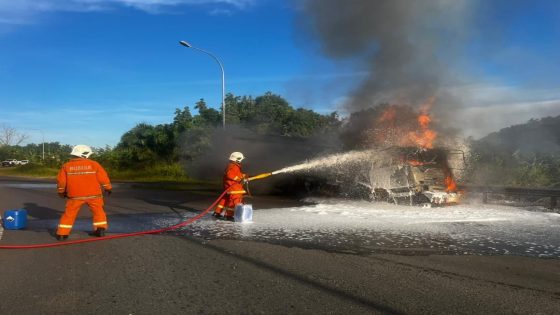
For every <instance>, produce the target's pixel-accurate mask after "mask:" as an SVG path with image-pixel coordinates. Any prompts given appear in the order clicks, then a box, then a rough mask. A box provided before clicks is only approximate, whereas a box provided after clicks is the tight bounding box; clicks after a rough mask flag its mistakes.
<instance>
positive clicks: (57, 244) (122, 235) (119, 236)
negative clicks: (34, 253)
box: [0, 190, 227, 249]
mask: <svg viewBox="0 0 560 315" xmlns="http://www.w3.org/2000/svg"><path fill="white" fill-rule="evenodd" d="M226 192H227V190H224V192H222V194H221V195H220V196H219V197H218V198H217V199H216V200H215V201H214V202H213V203H212V204H211V205H210V206H209V207H208V208H206V210H204V211H202V212H201V213H199V214H198V215H196V216H194V217H192V218H190V219H188V220H186V221H183V222H181V223H178V224H175V225H172V226H169V227H166V228H161V229H154V230H148V231H140V232H133V233H123V234H116V235H109V236H103V237H96V238H86V239H81V240H75V241H66V242H57V243H47V244H35V245H0V249H30V248H45V247H55V246H64V245H73V244H80V243H88V242H97V241H106V240H110V239H115V238H123V237H130V236H138V235H146V234H158V233H162V232H167V231H171V230H176V229H178V228H180V227H183V226H186V225H189V224H191V223H193V222H195V221H197V220H200V219H201V218H202V217H203V216H204V215H206V214H207V213H208V212H210V210H212V209H213V208H214V207H215V206H216V204H218V201H219V200H220V199H222V197H223V196H224V195H225V194H226Z"/></svg>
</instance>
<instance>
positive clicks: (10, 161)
mask: <svg viewBox="0 0 560 315" xmlns="http://www.w3.org/2000/svg"><path fill="white" fill-rule="evenodd" d="M18 163H19V161H18V160H16V159H8V160H5V161H2V166H16V165H17V164H18Z"/></svg>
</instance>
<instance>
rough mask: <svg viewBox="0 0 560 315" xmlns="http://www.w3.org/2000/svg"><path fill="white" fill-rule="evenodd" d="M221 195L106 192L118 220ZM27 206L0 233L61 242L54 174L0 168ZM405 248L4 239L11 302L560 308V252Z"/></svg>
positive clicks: (114, 225)
mask: <svg viewBox="0 0 560 315" xmlns="http://www.w3.org/2000/svg"><path fill="white" fill-rule="evenodd" d="M217 195H218V192H215V191H207V190H204V189H198V188H197V187H193V189H190V190H188V191H162V190H156V189H140V188H134V187H132V186H131V185H128V184H127V185H125V184H121V185H119V184H117V185H116V187H115V189H114V194H113V195H112V196H111V197H109V198H108V199H107V207H106V209H107V213H108V215H109V224H110V232H111V233H123V232H132V231H137V230H142V229H151V228H157V227H161V226H160V225H158V224H160V222H171V221H173V220H176V222H180V220H181V219H182V218H184V217H186V216H192V215H193V214H196V213H198V212H200V211H201V210H203V209H204V208H206V206H208V205H209V204H210V203H211V202H212V201H213V199H214V198H215V197H217ZM252 203H253V205H254V207H255V209H256V210H255V211H266V210H267V209H270V208H281V207H294V206H297V205H298V204H299V201H297V200H290V199H282V198H274V197H270V196H257V197H254V198H253V199H252ZM17 208H25V209H26V210H27V211H28V213H29V222H28V227H27V229H25V230H17V231H14V230H4V231H3V233H2V236H1V240H0V245H10V244H41V243H51V242H56V241H55V239H54V237H53V231H54V229H55V227H56V224H57V221H58V218H59V217H60V215H61V213H62V210H63V208H64V200H62V199H59V198H58V196H57V195H56V192H55V189H54V184H53V182H49V181H31V180H23V179H13V178H0V209H2V211H4V210H7V209H17ZM161 218H165V220H161ZM205 220H211V219H210V218H205ZM210 222H211V221H209V223H210ZM224 223H225V222H216V224H224ZM227 224H232V225H234V224H236V223H227ZM89 229H90V214H89V211H88V210H86V209H85V208H84V209H82V211H81V213H80V216H79V219H78V221H77V224H76V226H75V229H74V231H73V233H72V235H71V239H82V238H89V237H90V236H89V235H88V232H89ZM395 252H396V253H400V254H398V255H396V254H388V253H387V251H380V252H379V253H371V252H359V251H349V252H348V253H345V252H344V250H340V248H338V249H337V250H329V248H325V246H324V245H323V246H321V247H317V248H314V247H313V246H312V244H311V245H310V244H309V243H307V244H306V246H298V244H296V243H294V242H288V241H286V242H283V240H282V239H275V240H274V241H267V240H266V239H262V240H244V239H235V238H230V237H228V238H220V237H216V235H213V236H212V237H203V236H194V235H189V233H166V234H163V235H145V236H136V237H130V238H123V239H115V240H107V241H102V242H93V243H86V244H78V245H69V246H61V247H54V248H44V249H25V250H5V249H3V250H0V261H1V262H2V265H1V267H2V268H1V271H0V273H1V277H0V279H1V284H0V297H1V298H2V302H1V303H0V314H207V313H208V314H239V313H242V314H253V313H265V314H302V313H303V314H323V313H334V314H360V313H368V314H372V313H373V314H375V313H403V314H418V313H420V314H423V313H429V314H442V313H445V314H535V313H539V314H558V313H560V260H558V259H543V258H536V257H521V256H514V255H508V256H504V255H495V256H485V255H441V254H437V253H435V252H433V251H431V250H430V249H429V248H426V249H425V251H423V250H422V248H416V250H414V251H410V250H403V251H399V250H398V249H396V250H395Z"/></svg>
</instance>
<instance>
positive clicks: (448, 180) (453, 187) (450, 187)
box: [445, 175, 457, 192]
mask: <svg viewBox="0 0 560 315" xmlns="http://www.w3.org/2000/svg"><path fill="white" fill-rule="evenodd" d="M445 185H446V186H447V188H446V189H445V191H446V192H456V191H457V184H456V183H455V181H454V180H453V178H452V177H451V175H447V177H445Z"/></svg>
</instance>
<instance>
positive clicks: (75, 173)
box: [66, 172, 97, 175]
mask: <svg viewBox="0 0 560 315" xmlns="http://www.w3.org/2000/svg"><path fill="white" fill-rule="evenodd" d="M95 173H97V172H68V173H66V174H68V175H84V174H95Z"/></svg>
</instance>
